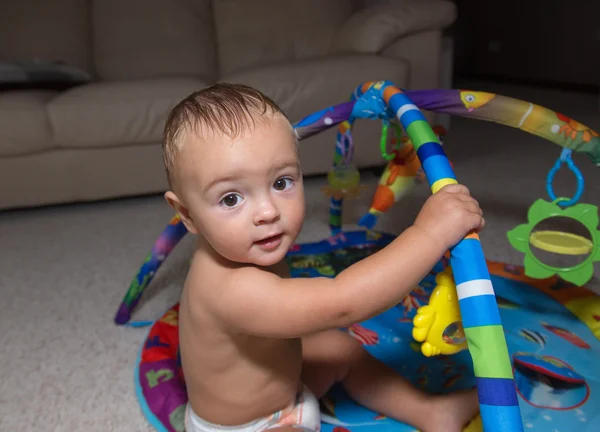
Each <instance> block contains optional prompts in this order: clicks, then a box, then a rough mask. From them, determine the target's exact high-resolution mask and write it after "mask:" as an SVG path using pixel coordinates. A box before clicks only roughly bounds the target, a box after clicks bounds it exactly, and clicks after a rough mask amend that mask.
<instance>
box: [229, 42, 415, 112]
mask: <svg viewBox="0 0 600 432" xmlns="http://www.w3.org/2000/svg"><path fill="white" fill-rule="evenodd" d="M408 68H409V65H408V63H407V62H406V61H405V60H403V59H392V58H385V57H378V56H375V55H368V54H365V55H362V54H357V55H340V56H331V57H327V58H325V59H316V60H307V61H303V62H294V63H290V64H285V65H277V66H269V67H264V68H255V69H251V70H248V71H244V72H240V73H236V74H231V75H226V76H224V77H222V78H221V79H220V81H223V82H233V83H241V84H246V85H250V86H253V87H256V88H258V89H259V90H261V91H263V92H264V93H265V94H267V95H268V96H269V97H271V98H272V99H273V100H274V101H275V102H277V103H278V104H279V105H280V107H281V108H282V109H283V110H284V112H285V113H286V114H287V115H288V117H289V118H290V121H292V122H296V121H299V120H301V119H302V118H304V117H306V116H307V115H309V114H311V113H313V112H315V111H317V110H321V109H324V108H327V107H329V106H331V105H335V104H339V103H342V102H345V101H347V100H348V99H349V97H350V95H351V94H352V93H353V92H354V90H355V89H356V87H357V86H358V85H359V84H361V83H363V82H365V81H378V80H390V81H392V82H394V83H395V84H396V85H397V86H403V85H404V84H405V83H406V81H407V79H408Z"/></svg>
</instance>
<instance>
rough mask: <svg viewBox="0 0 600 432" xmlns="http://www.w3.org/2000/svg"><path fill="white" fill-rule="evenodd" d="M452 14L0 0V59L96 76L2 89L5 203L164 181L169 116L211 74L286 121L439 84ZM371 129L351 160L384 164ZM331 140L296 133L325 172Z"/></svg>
mask: <svg viewBox="0 0 600 432" xmlns="http://www.w3.org/2000/svg"><path fill="white" fill-rule="evenodd" d="M365 3H368V1H366V2H365ZM454 19H455V7H454V4H453V3H451V2H448V1H445V0H398V1H396V2H394V3H393V5H377V6H373V5H371V7H365V6H364V5H361V4H360V2H358V1H352V0H326V1H323V0H212V1H210V0H186V1H183V0H180V1H164V0H125V1H121V0H47V1H41V0H40V1H35V0H3V1H2V2H0V61H5V62H14V61H22V60H28V59H32V58H37V59H40V61H42V62H44V61H46V62H48V61H50V62H51V61H61V62H63V63H65V64H67V65H69V66H71V67H75V68H78V69H79V70H81V71H82V73H83V74H84V75H86V74H87V75H89V76H90V77H91V80H90V81H89V82H87V83H84V84H82V85H77V86H73V87H71V88H68V89H56V88H52V86H50V87H48V88H44V87H43V86H42V88H39V85H38V86H37V87H38V88H30V89H27V88H26V89H20V90H5V91H3V92H2V93H0V185H1V187H0V209H10V208H19V207H29V206H39V205H46V204H56V203H69V202H77V201H90V200H99V199H105V198H114V197H124V196H131V195H138V194H146V193H157V192H162V191H164V190H165V188H166V179H165V175H164V171H163V167H162V161H161V152H160V139H161V133H162V129H163V125H164V121H165V118H166V115H167V113H168V111H169V110H170V109H171V107H172V106H173V105H174V104H175V103H177V102H178V101H179V100H180V99H181V98H183V97H185V96H186V95H187V94H189V93H191V92H192V91H195V90H197V89H199V88H202V87H203V86H207V85H209V84H210V83H213V82H215V81H228V82H238V83H245V84H249V85H252V86H256V87H257V88H259V89H261V90H262V91H264V92H265V93H267V94H268V95H270V96H271V97H272V98H274V99H275V100H276V101H277V102H278V103H279V104H280V105H281V106H282V107H283V109H284V110H285V111H286V112H287V113H288V115H289V116H290V118H291V119H292V120H293V121H296V120H299V119H301V118H302V117H304V116H306V115H308V114H310V113H312V112H314V111H316V110H318V109H322V108H325V107H327V106H329V105H332V104H336V103H340V102H343V101H345V100H347V99H348V97H349V96H350V94H351V92H352V91H353V90H354V88H355V87H356V86H357V85H358V84H359V83H361V82H363V81H368V80H383V79H387V80H391V81H393V82H394V83H396V84H397V85H398V86H401V87H404V88H434V87H436V86H437V85H438V82H439V62H440V47H441V34H442V31H443V29H444V28H446V27H447V26H448V25H450V24H451V23H452V22H453V21H454ZM0 77H1V74H0ZM0 81H1V78H0ZM379 133H380V124H378V122H366V121H365V122H358V123H357V126H356V132H355V142H357V143H358V144H357V149H356V162H357V164H358V165H359V166H361V167H367V166H373V165H379V164H381V163H382V159H381V156H380V155H379V151H378V146H377V142H378V138H379ZM334 140H335V132H334V131H328V132H327V133H323V134H321V135H318V136H315V137H312V138H310V139H308V140H306V141H304V142H303V143H302V150H301V158H302V163H303V168H304V171H305V173H306V174H315V173H323V172H326V171H327V170H328V168H329V166H330V163H331V160H332V155H333V150H334Z"/></svg>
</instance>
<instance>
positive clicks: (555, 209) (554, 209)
mask: <svg viewBox="0 0 600 432" xmlns="http://www.w3.org/2000/svg"><path fill="white" fill-rule="evenodd" d="M554 216H562V209H561V208H560V207H559V206H558V204H553V203H551V202H549V201H546V200H543V199H541V198H540V199H538V200H537V201H536V202H534V203H533V205H532V206H531V207H529V211H528V212H527V220H528V221H529V224H530V225H532V226H535V225H537V224H538V223H540V221H543V220H544V219H548V218H550V217H554Z"/></svg>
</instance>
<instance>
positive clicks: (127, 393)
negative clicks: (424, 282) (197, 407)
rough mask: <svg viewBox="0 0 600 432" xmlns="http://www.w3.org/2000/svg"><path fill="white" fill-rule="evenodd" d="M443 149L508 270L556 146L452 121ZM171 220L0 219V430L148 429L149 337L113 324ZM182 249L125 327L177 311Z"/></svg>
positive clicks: (591, 173) (581, 100)
mask: <svg viewBox="0 0 600 432" xmlns="http://www.w3.org/2000/svg"><path fill="white" fill-rule="evenodd" d="M471 87H472V88H475V86H474V85H471ZM485 88H489V89H491V90H494V91H498V92H500V93H503V94H509V95H515V96H522V95H524V96H523V97H526V98H528V99H529V100H532V101H535V102H539V103H542V104H545V105H547V106H549V107H552V108H555V109H559V110H561V111H563V112H565V114H569V115H572V116H573V117H575V118H576V119H578V120H580V121H582V122H584V123H587V124H589V125H590V126H593V127H595V128H596V129H597V130H600V116H599V115H598V114H596V111H595V110H597V99H596V98H595V97H593V96H587V97H586V96H585V95H577V94H570V95H569V94H568V95H564V94H561V93H558V92H539V91H535V90H529V89H515V88H498V87H495V88H491V87H489V86H487V87H486V86H483V85H480V86H478V87H476V89H485ZM358 127H360V124H359V126H358ZM332 145H333V143H332ZM359 145H360V144H359ZM332 151H333V146H332ZM446 151H447V153H448V155H449V157H450V158H451V159H452V160H453V162H454V163H455V167H456V172H457V175H458V178H459V180H460V181H461V182H463V183H465V184H467V185H468V186H470V187H471V190H472V192H473V194H474V195H475V196H476V197H477V198H478V199H479V200H480V203H481V206H482V207H483V209H484V211H485V215H486V220H487V228H486V229H485V231H484V232H483V233H482V244H483V247H484V250H485V253H486V255H487V257H488V258H489V259H492V260H502V261H505V262H512V263H519V262H520V260H521V255H520V254H519V253H518V252H516V251H514V250H513V249H512V248H511V247H510V245H509V244H508V241H507V240H506V236H505V233H506V231H507V230H508V229H510V228H512V227H513V226H515V225H516V224H519V223H521V222H524V221H525V217H526V212H527V208H528V206H529V205H530V204H531V203H532V202H533V201H534V200H535V199H537V198H540V197H542V198H546V196H545V190H544V185H545V178H546V173H547V171H548V169H549V168H550V167H551V166H552V164H553V163H554V161H555V159H556V157H558V155H559V153H560V148H559V147H557V146H554V145H552V144H550V143H548V142H546V141H543V140H541V139H539V138H537V137H534V136H531V135H528V134H526V133H524V132H521V131H517V130H513V129H510V128H507V127H505V126H499V125H494V124H491V123H485V122H481V121H474V120H464V119H456V118H454V119H453V121H452V128H451V131H450V136H449V137H448V139H447V143H446ZM576 161H577V163H578V164H579V166H580V167H581V168H582V170H583V172H584V175H585V176H586V179H587V189H586V192H585V194H584V197H583V201H585V202H590V203H594V204H596V205H600V199H599V197H600V181H599V179H600V171H598V169H596V168H594V167H593V166H592V164H591V163H589V162H588V161H587V160H586V159H583V158H581V157H577V158H576ZM376 180H377V179H376V178H374V177H372V176H369V175H365V182H366V183H367V184H368V185H369V186H370V188H369V190H368V191H367V192H366V193H365V194H364V195H363V197H362V198H361V199H359V200H356V201H353V202H349V203H348V204H347V211H346V214H345V220H346V222H347V223H348V224H351V223H353V222H356V221H357V220H358V218H359V217H360V216H361V215H362V214H363V213H364V211H365V210H366V209H367V206H368V202H369V197H370V194H371V193H372V191H373V190H374V186H375V184H376ZM323 184H324V181H323V179H322V178H317V179H308V180H307V195H308V199H307V201H308V211H307V214H308V218H307V220H306V224H305V227H304V230H303V232H302V235H301V238H300V240H301V241H310V240H318V239H320V238H322V237H323V236H325V235H327V200H326V199H325V198H324V197H323V196H322V195H320V192H319V187H320V186H322V185H323ZM573 185H574V181H573V179H572V178H571V177H570V176H569V175H559V176H558V177H557V186H556V189H557V192H558V193H559V194H561V195H563V194H571V193H572V192H571V191H572V190H573V189H572V187H573ZM427 195H428V191H427V189H426V188H425V187H422V188H421V189H420V190H417V191H415V193H414V194H412V195H411V196H410V197H409V198H407V199H406V200H404V201H403V202H401V203H400V204H398V205H397V206H396V207H395V208H394V210H393V211H392V212H390V213H389V214H388V215H387V216H386V217H385V218H384V220H383V221H382V222H381V224H380V225H379V227H378V228H380V229H384V230H389V231H392V232H398V231H399V230H401V229H402V228H403V227H405V226H406V225H407V224H409V223H410V221H411V220H412V219H413V218H414V216H415V215H416V213H417V212H418V210H419V206H420V205H421V203H422V202H423V200H424V199H425V197H426V196H427ZM170 216H171V211H170V209H169V208H168V207H167V205H166V204H165V202H164V201H163V199H162V198H161V197H146V198H137V199H128V200H122V201H114V202H104V203H97V204H88V205H74V206H63V207H56V208H48V209H41V210H30V211H23V212H10V213H4V214H0V241H1V243H0V245H1V251H2V252H1V255H0V256H1V258H0V330H1V331H0V431H7V432H8V431H44V432H51V431H65V432H67V431H68V432H71V431H78V430H85V431H94V432H95V431H98V432H109V431H115V432H117V431H118V432H121V431H123V432H133V431H147V430H150V428H149V427H148V425H147V423H146V421H145V419H144V418H143V416H142V414H141V412H140V410H139V407H138V403H137V401H136V398H135V394H134V388H133V369H134V365H135V360H136V356H137V353H138V350H139V347H140V344H141V343H142V341H143V339H144V337H145V334H146V331H147V330H146V329H132V328H123V327H116V326H115V325H113V322H112V318H113V316H114V313H115V311H116V308H117V307H118V305H119V304H120V302H121V299H122V296H123V295H124V293H125V290H126V289H127V286H128V285H129V282H130V280H131V278H132V277H133V276H134V274H135V272H136V271H137V269H138V267H139V265H140V264H141V262H142V260H143V258H144V256H145V254H146V253H147V252H148V250H149V248H150V247H151V246H152V243H153V242H154V240H155V238H156V236H157V235H158V234H159V233H160V231H161V230H162V229H163V228H164V226H165V224H166V222H167V221H168V219H169V217H170ZM349 227H350V228H351V225H350V226H349ZM191 240H192V239H191V238H187V239H184V241H183V242H182V244H181V245H180V246H179V247H177V248H176V249H175V251H174V252H173V254H172V255H171V256H170V257H169V258H168V260H167V261H166V263H165V264H164V266H163V267H162V268H161V270H160V272H159V274H158V275H157V277H156V279H155V281H154V283H153V285H152V288H151V289H150V290H149V292H148V293H147V295H146V296H145V298H144V301H143V304H142V305H141V306H140V308H139V309H138V311H137V312H136V314H135V318H136V319H156V318H157V317H159V316H160V314H161V313H162V312H164V311H165V310H166V309H167V308H168V307H169V306H171V305H172V304H173V303H174V302H176V301H177V295H178V292H179V287H180V286H181V282H182V280H183V278H184V276H185V271H186V267H187V258H188V256H189V253H190V247H191ZM598 270H599V269H598V266H597V267H596V274H597V275H598V274H600V272H599V271H598Z"/></svg>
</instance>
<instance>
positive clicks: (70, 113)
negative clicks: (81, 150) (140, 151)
mask: <svg viewBox="0 0 600 432" xmlns="http://www.w3.org/2000/svg"><path fill="white" fill-rule="evenodd" d="M206 85H207V84H206V83H204V82H203V81H201V80H199V79H193V78H163V79H154V80H141V81H131V82H128V81H120V82H117V81H115V82H96V83H92V84H87V85H83V86H80V87H75V88H73V89H70V90H68V91H66V92H64V93H62V94H61V95H60V96H58V97H57V98H55V99H54V100H53V101H52V102H51V103H50V104H49V105H48V114H49V118H50V123H51V125H52V129H53V131H54V140H55V141H56V143H57V144H58V145H59V146H61V147H71V148H72V147H101V146H119V145H128V144H136V143H140V144H141V143H144V144H145V143H154V142H159V141H160V140H161V139H162V134H163V129H164V124H165V121H166V118H167V115H168V113H169V111H170V110H171V109H172V108H173V107H174V106H175V105H176V104H177V103H178V102H179V101H180V100H181V99H183V98H184V97H186V96H187V95H189V94H190V93H192V92H194V91H196V90H199V89H201V88H203V87H206Z"/></svg>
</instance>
